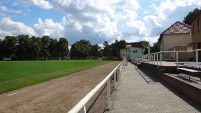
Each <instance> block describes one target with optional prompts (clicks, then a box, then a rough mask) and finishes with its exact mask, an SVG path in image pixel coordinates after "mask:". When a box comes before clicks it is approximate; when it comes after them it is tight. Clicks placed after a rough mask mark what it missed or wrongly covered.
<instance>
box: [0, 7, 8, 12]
mask: <svg viewBox="0 0 201 113" xmlns="http://www.w3.org/2000/svg"><path fill="white" fill-rule="evenodd" d="M0 10H2V11H7V10H8V9H7V8H6V7H5V6H0Z"/></svg>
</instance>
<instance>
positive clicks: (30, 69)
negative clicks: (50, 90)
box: [0, 60, 110, 94]
mask: <svg viewBox="0 0 201 113" xmlns="http://www.w3.org/2000/svg"><path fill="white" fill-rule="evenodd" d="M109 62H110V61H101V60H77V61H73V60H68V61H67V60H62V61H56V60H55V61H12V62H10V61H1V62H0V94H1V93H4V92H8V91H12V90H15V89H18V88H22V87H25V86H28V85H32V84H36V83H39V82H44V81H48V80H51V79H53V78H58V77H62V76H66V75H69V74H72V73H75V72H79V71H82V70H86V69H89V68H93V67H95V66H99V65H103V64H106V63H109Z"/></svg>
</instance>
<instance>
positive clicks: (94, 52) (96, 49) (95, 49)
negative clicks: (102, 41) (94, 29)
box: [90, 44, 101, 59]
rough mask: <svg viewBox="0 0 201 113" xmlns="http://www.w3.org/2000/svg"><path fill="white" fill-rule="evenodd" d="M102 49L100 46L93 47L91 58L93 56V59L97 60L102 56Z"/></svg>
mask: <svg viewBox="0 0 201 113" xmlns="http://www.w3.org/2000/svg"><path fill="white" fill-rule="evenodd" d="M100 49H101V48H100V47H99V46H98V44H95V45H91V49H90V56H91V57H92V58H95V59H97V58H98V56H101V53H100Z"/></svg>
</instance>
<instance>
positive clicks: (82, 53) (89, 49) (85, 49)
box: [70, 39, 100, 59]
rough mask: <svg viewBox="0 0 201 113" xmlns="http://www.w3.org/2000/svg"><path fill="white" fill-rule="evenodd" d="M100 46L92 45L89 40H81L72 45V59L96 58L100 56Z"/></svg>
mask: <svg viewBox="0 0 201 113" xmlns="http://www.w3.org/2000/svg"><path fill="white" fill-rule="evenodd" d="M99 49H100V47H99V46H98V45H97V44H95V45H92V44H91V43H90V42H89V41H88V40H84V39H82V40H80V41H77V42H76V43H74V44H73V45H72V46H71V50H70V55H71V59H91V58H94V59H96V58H97V57H98V56H100V51H99Z"/></svg>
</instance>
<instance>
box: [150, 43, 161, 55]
mask: <svg viewBox="0 0 201 113" xmlns="http://www.w3.org/2000/svg"><path fill="white" fill-rule="evenodd" d="M159 51H160V44H159V42H156V43H154V44H153V46H152V47H151V53H155V52H159Z"/></svg>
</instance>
